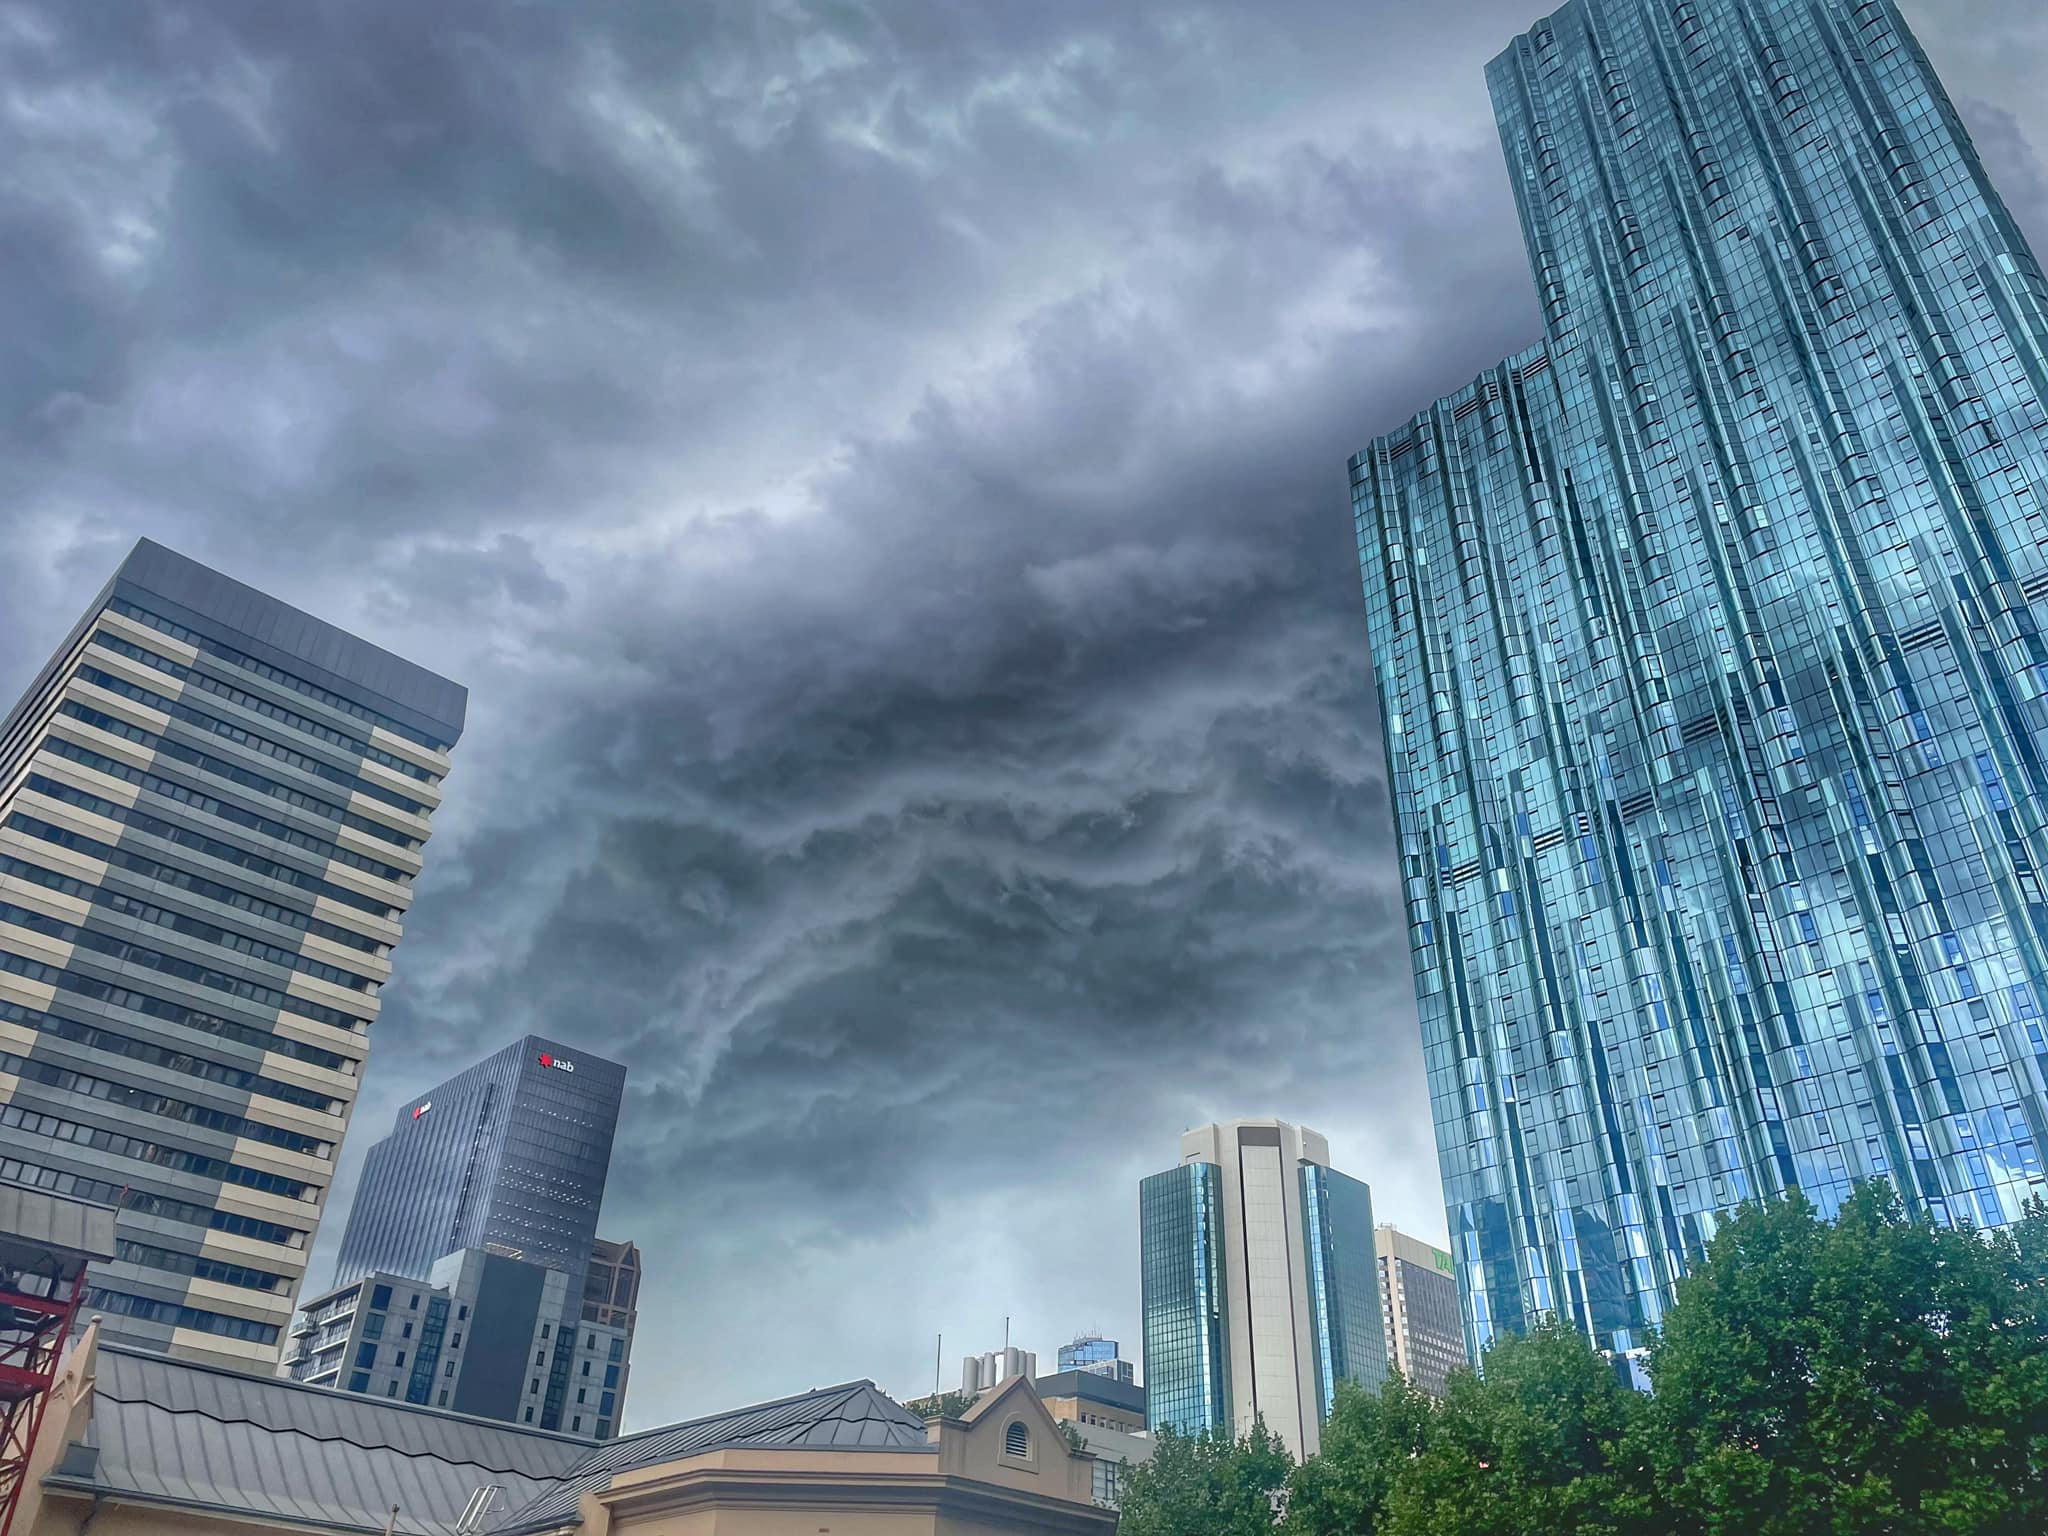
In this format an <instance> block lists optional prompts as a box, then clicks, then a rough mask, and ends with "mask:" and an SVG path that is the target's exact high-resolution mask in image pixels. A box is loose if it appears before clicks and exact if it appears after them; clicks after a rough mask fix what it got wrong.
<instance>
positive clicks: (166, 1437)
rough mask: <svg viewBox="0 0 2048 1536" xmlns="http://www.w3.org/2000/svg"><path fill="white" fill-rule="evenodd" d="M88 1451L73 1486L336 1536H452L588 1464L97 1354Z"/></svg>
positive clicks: (119, 1352) (532, 1447) (490, 1435)
mask: <svg viewBox="0 0 2048 1536" xmlns="http://www.w3.org/2000/svg"><path fill="white" fill-rule="evenodd" d="M84 1443H85V1444H87V1445H89V1446H92V1447H94V1448H95V1449H96V1450H97V1451H98V1453H99V1454H98V1462H97V1465H96V1466H95V1467H94V1469H93V1472H92V1476H91V1478H90V1480H89V1481H83V1482H82V1481H81V1480H79V1479H76V1478H72V1477H67V1476H65V1475H63V1474H62V1473H59V1474H53V1475H52V1477H51V1478H50V1479H49V1482H50V1483H51V1484H52V1485H53V1486H60V1487H61V1486H82V1487H85V1488H89V1489H94V1490H97V1491H100V1492H102V1493H110V1494H116V1495H121V1494H125V1495H127V1496H129V1497H131V1498H136V1499H140V1500H143V1501H147V1502H158V1503H170V1504H178V1505H186V1506H196V1507H199V1508H205V1509H215V1510H223V1511H232V1512H235V1513H239V1514H245V1515H248V1514H255V1515H266V1514H267V1515H272V1516H275V1517H277V1518H279V1519H282V1520H289V1521H293V1522H301V1523H304V1524H307V1525H314V1526H326V1527H330V1528H332V1529H335V1530H339V1531H366V1532H371V1531H382V1530H383V1529H384V1521H385V1519H386V1517H387V1516H388V1514H389V1512H390V1509H391V1506H392V1505H393V1504H396V1505H397V1506H398V1507H399V1516H398V1524H397V1529H398V1530H399V1531H401V1532H404V1533H406V1536H452V1533H453V1531H454V1528H455V1521H456V1519H457V1517H458V1516H460V1515H461V1513H462V1510H463V1506H464V1505H466V1504H467V1503H468V1502H469V1498H470V1495H471V1494H473V1493H474V1492H475V1491H476V1490H477V1489H478V1488H480V1487H482V1486H483V1485H484V1484H486V1483H497V1484H499V1485H500V1486H501V1487H502V1488H503V1489H504V1490H505V1492H504V1496H503V1498H502V1500H501V1502H500V1505H499V1507H500V1508H514V1509H516V1508H518V1507H520V1506H521V1505H523V1504H527V1503H530V1502H531V1501H533V1500H534V1499H536V1498H537V1497H539V1496H540V1495H541V1494H542V1493H544V1492H546V1491H547V1489H548V1488H549V1487H550V1486H552V1485H553V1483H554V1481H555V1480H556V1479H558V1478H560V1477H562V1476H564V1475H565V1474H566V1473H567V1472H568V1471H569V1469H570V1468H571V1467H572V1466H573V1465H574V1464H575V1463H576V1461H577V1460H578V1458H580V1457H582V1456H583V1455H585V1454H586V1453H587V1452H588V1450H589V1448H590V1447H589V1444H588V1442H587V1441H582V1440H576V1439H572V1438H570V1437H568V1436H566V1435H554V1434H541V1433H536V1432H534V1431H531V1430H522V1429H518V1428H515V1427H514V1426H511V1425H505V1424H494V1423H489V1422H484V1421H479V1420H476V1419H469V1418H463V1417H461V1416H459V1415H455V1414H448V1413H440V1412H435V1411H432V1410H429V1409H423V1408H414V1407H411V1406H409V1405H407V1404H403V1403H395V1402H387V1401H382V1400H379V1399H376V1398H366V1397H357V1396H354V1395H352V1394H349V1393H344V1392H331V1391H326V1390H323V1389H321V1388H318V1387H307V1386H302V1385H300V1384H299V1383H297V1382H291V1381H283V1380H279V1379H276V1378H272V1377H261V1376H243V1375H238V1374H236V1373H235V1372H232V1371H225V1370H220V1369H217V1368H214V1367H211V1366H204V1365H198V1364H195V1363H193V1362H191V1361H184V1360H172V1359H167V1358H165V1357H164V1356H161V1355H153V1354H148V1353H144V1352H141V1351H135V1350H128V1349H123V1348H121V1347H119V1346H116V1345H111V1344H102V1345H101V1346H100V1349H99V1359H98V1366H97V1381H96V1383H95V1386H94V1391H93V1422H92V1429H91V1431H90V1432H89V1433H88V1435H87V1436H86V1438H85V1441H84Z"/></svg>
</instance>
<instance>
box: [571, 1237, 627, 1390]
mask: <svg viewBox="0 0 2048 1536" xmlns="http://www.w3.org/2000/svg"><path fill="white" fill-rule="evenodd" d="M583 1321H584V1322H586V1323H597V1324H599V1325H601V1326H603V1327H606V1328H616V1329H618V1330H619V1331H620V1333H621V1334H622V1335H623V1336H624V1338H625V1341H626V1344H625V1350H624V1358H623V1359H622V1360H621V1361H620V1362H619V1367H620V1368H619V1373H618V1381H617V1390H618V1400H617V1404H616V1407H615V1410H614V1412H613V1413H611V1414H610V1415H609V1417H611V1418H612V1420H613V1422H614V1423H616V1422H617V1421H618V1420H619V1419H622V1418H624V1417H625V1413H626V1382H627V1378H628V1377H630V1376H631V1375H632V1364H633V1330H634V1329H635V1328H637V1327H638V1326H639V1324H640V1250H639V1248H637V1247H636V1246H635V1245H633V1244H632V1243H615V1242H612V1241H610V1240H609V1239H607V1238H602V1237H600V1238H599V1239H597V1241H596V1242H594V1243H592V1244H591V1247H590V1273H589V1274H588V1275H587V1276H586V1277H585V1278H584V1281H583Z"/></svg>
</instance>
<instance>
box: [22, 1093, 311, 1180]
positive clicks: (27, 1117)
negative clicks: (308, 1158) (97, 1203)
mask: <svg viewBox="0 0 2048 1536" xmlns="http://www.w3.org/2000/svg"><path fill="white" fill-rule="evenodd" d="M0 1125H4V1126H6V1127H7V1128H8V1129H10V1130H18V1131H20V1132H22V1133H23V1134H24V1135H27V1136H41V1137H43V1138H45V1139H46V1140H49V1141H61V1142H68V1143H70V1144H71V1145H73V1146H79V1147H90V1148H92V1149H93V1150H94V1151H95V1152H111V1153H113V1154H114V1155H115V1156H117V1157H132V1158H135V1159H137V1160H138V1161H140V1162H145V1163H154V1164H155V1165H156V1166H157V1167H159V1168H169V1169H171V1170H173V1171H174V1172H178V1173H191V1174H197V1175H198V1176H199V1177H201V1178H206V1179H219V1180H221V1181H222V1182H224V1183H228V1184H240V1185H243V1186H245V1187H246V1188H250V1189H260V1190H262V1191H264V1192H265V1193H266V1194H273V1195H287V1196H289V1197H291V1198H292V1199H294V1200H300V1199H304V1198H306V1196H307V1194H308V1193H309V1191H310V1186H309V1185H306V1184H302V1183H300V1182H299V1181H298V1180H297V1179H287V1178H284V1177H283V1176H281V1175H279V1174H275V1173H267V1172H265V1171H264V1170H262V1169H260V1168H245V1167H243V1166H242V1165H241V1164H240V1163H231V1162H228V1161H227V1160H226V1159H225V1158H219V1157H208V1156H207V1155H206V1154H205V1153H203V1152H188V1151H186V1150H184V1149H183V1148H180V1147H166V1146H163V1145H161V1144H160V1143H158V1142H154V1141H145V1140H143V1139H142V1138H141V1137H140V1136H128V1135H124V1134H123V1133H122V1132H120V1131H110V1130H108V1129H107V1128H106V1127H104V1126H98V1125H81V1124H80V1123H79V1122H78V1121H76V1120H67V1119H65V1118H64V1117H63V1116H61V1115H48V1114H44V1113H42V1112H41V1111H40V1110H33V1109H29V1108H26V1107H25V1106H23V1105H20V1104H4V1105H0Z"/></svg>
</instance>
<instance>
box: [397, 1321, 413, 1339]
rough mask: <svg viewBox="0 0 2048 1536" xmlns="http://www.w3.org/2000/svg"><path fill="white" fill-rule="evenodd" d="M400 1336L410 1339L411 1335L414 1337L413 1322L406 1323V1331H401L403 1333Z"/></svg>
mask: <svg viewBox="0 0 2048 1536" xmlns="http://www.w3.org/2000/svg"><path fill="white" fill-rule="evenodd" d="M399 1337H400V1338H401V1339H409V1338H411V1337H412V1324H411V1323H407V1324H406V1325H405V1332H403V1333H401V1334H400V1335H399Z"/></svg>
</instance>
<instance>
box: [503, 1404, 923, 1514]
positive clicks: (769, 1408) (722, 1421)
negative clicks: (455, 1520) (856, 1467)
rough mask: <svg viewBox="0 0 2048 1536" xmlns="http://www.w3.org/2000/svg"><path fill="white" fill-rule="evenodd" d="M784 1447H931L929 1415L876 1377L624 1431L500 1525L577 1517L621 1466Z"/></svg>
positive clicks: (626, 1468) (630, 1467) (628, 1469)
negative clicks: (584, 1500)
mask: <svg viewBox="0 0 2048 1536" xmlns="http://www.w3.org/2000/svg"><path fill="white" fill-rule="evenodd" d="M763 1446H779V1447H787V1448H798V1447H801V1448H805V1449H811V1450H824V1449H830V1450H835V1451H845V1450H876V1451H929V1450H931V1449H932V1445H931V1442H930V1440H929V1438H928V1437H927V1435H926V1433H925V1425H924V1420H922V1419H921V1418H919V1417H918V1416H917V1415H916V1414H914V1413H912V1412H911V1411H910V1410H909V1409H907V1408H905V1407H904V1406H903V1405H902V1404H900V1403H898V1402H896V1401H895V1400H894V1399H892V1398H890V1397H889V1396H887V1395H886V1394H885V1393H883V1392H882V1390H881V1389H880V1388H879V1387H877V1386H876V1385H875V1384H874V1383H873V1382H871V1381H854V1382H848V1383H846V1384H845V1385H843V1386H837V1387H820V1388H818V1389H817V1390H816V1391H812V1392H804V1393H800V1394H798V1395H797V1396H795V1397H785V1398H779V1399H777V1400H776V1401H775V1402H772V1403H756V1404H755V1405H754V1406H752V1407H750V1408H736V1409H733V1410H732V1411H731V1412H729V1413H718V1414H713V1415H711V1416H710V1417H708V1418H702V1419H691V1420H689V1421H688V1422H686V1423H682V1424H670V1425H668V1426H666V1427H665V1428H662V1429H650V1430H646V1431H644V1432H642V1433H640V1434H637V1435H626V1436H622V1437H621V1438H619V1439H617V1440H610V1441H607V1442H606V1443H604V1444H603V1445H600V1446H598V1447H596V1448H595V1449H594V1450H592V1451H591V1452H590V1454H589V1455H587V1456H585V1457H584V1458H583V1459H582V1460H581V1461H579V1462H578V1463H577V1464H576V1465H575V1466H574V1467H572V1468H571V1469H570V1471H569V1474H568V1476H567V1477H566V1478H565V1479H563V1480H562V1481H560V1482H558V1483H556V1484H555V1485H554V1486H553V1487H551V1488H549V1489H548V1490H546V1491H545V1492H544V1493H542V1494H541V1495H540V1496H539V1497H537V1498H536V1499H534V1501H533V1502H532V1503H530V1504H528V1505H527V1506H526V1507H525V1508H519V1507H517V1506H514V1508H513V1511H512V1513H511V1514H510V1515H508V1516H507V1517H506V1518H505V1519H504V1520H503V1521H502V1522H501V1523H499V1524H498V1525H496V1526H494V1527H493V1529H495V1530H498V1531H502V1532H516V1531H532V1530H544V1529H546V1528H547V1527H548V1526H550V1525H556V1524H560V1523H562V1522H564V1521H567V1520H570V1519H573V1518H574V1517H575V1514H576V1507H577V1502H578V1500H579V1499H580V1498H581V1496H582V1495H583V1493H584V1492H585V1491H586V1490H594V1491H602V1490H604V1489H606V1488H609V1487H610V1486H611V1483H612V1479H613V1478H614V1477H616V1476H617V1475H618V1474H619V1473H621V1472H631V1471H634V1470H635V1469H637V1468H640V1467H652V1466H658V1465H660V1464H661V1463H663V1462H668V1461H680V1460H682V1459H683V1458H684V1457H687V1456H698V1455H702V1454H703V1453H704V1452H706V1451H719V1450H732V1449H737V1448H740V1447H763Z"/></svg>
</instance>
